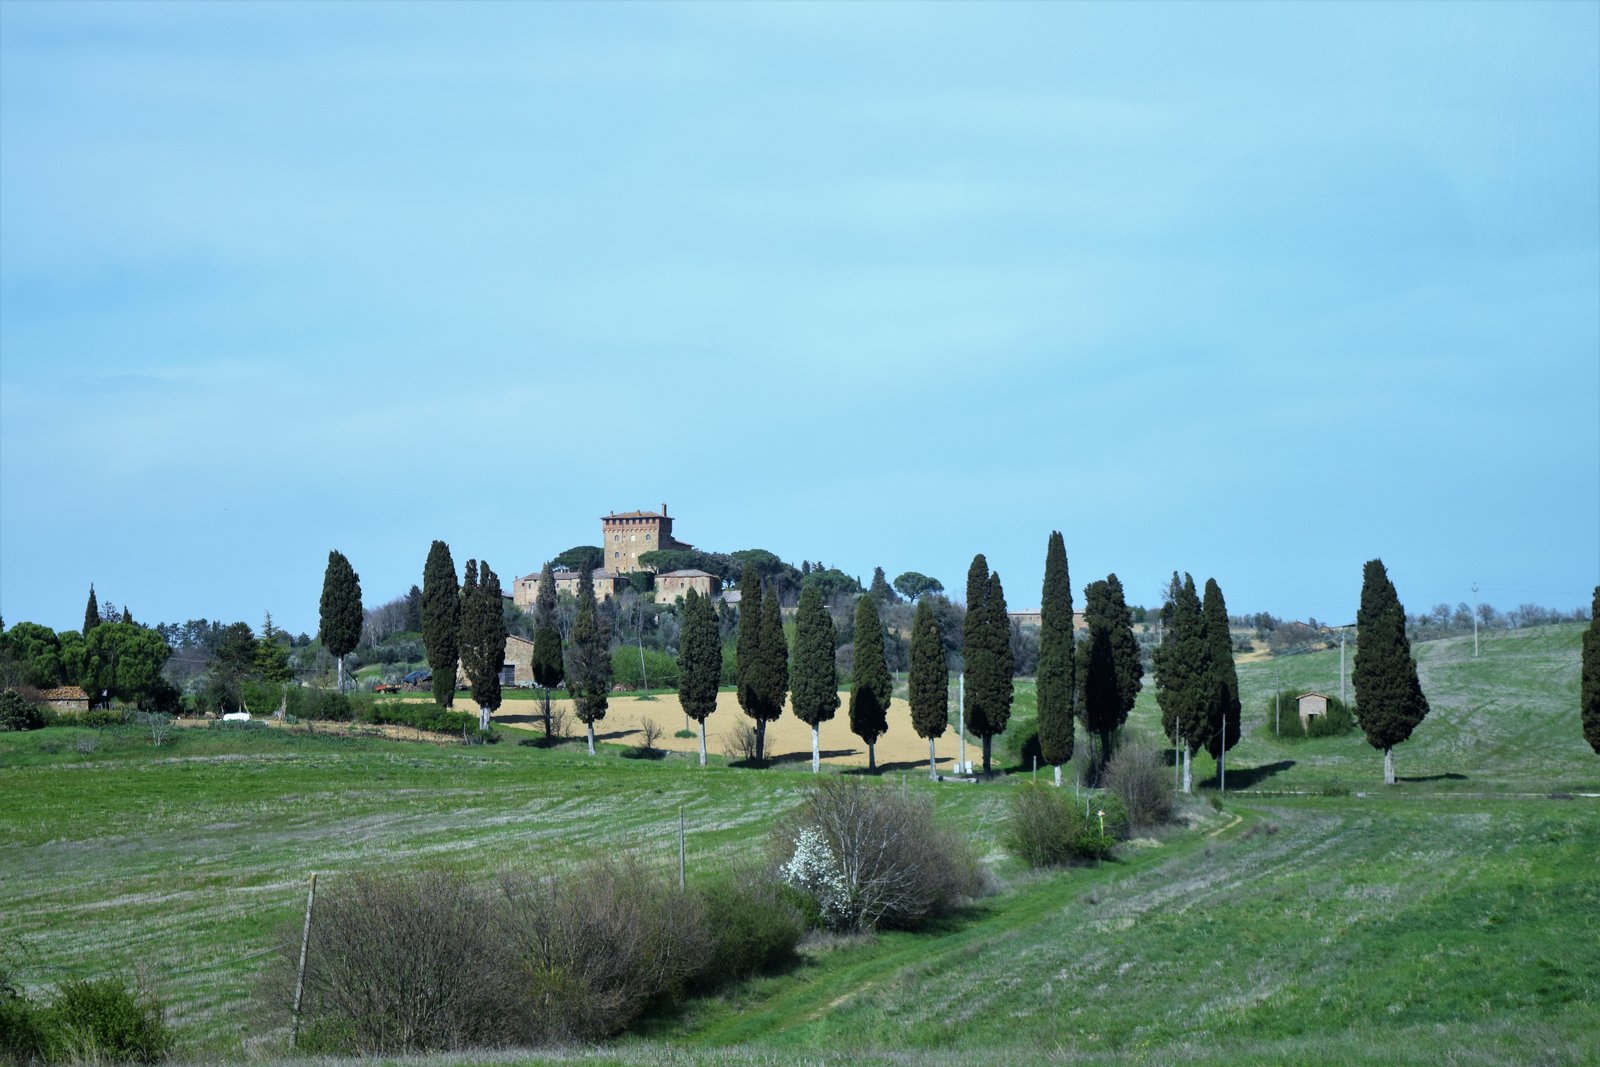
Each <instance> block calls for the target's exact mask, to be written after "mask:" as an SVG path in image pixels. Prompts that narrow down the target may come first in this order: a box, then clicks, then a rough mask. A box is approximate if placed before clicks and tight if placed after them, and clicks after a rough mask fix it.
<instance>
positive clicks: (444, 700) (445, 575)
mask: <svg viewBox="0 0 1600 1067" xmlns="http://www.w3.org/2000/svg"><path fill="white" fill-rule="evenodd" d="M421 612H422V647H423V648H424V649H425V650H426V651H427V654H428V668H429V669H430V670H432V671H433V699H434V700H435V701H437V702H438V704H439V706H440V707H441V708H448V707H450V706H452V705H453V704H454V703H455V700H456V664H457V662H458V661H459V660H460V657H461V588H460V586H459V585H458V584H457V583H456V562H455V560H454V559H453V558H452V557H451V555H450V546H449V545H447V544H445V543H444V542H443V541H435V542H434V543H433V545H432V547H430V548H429V549H428V560H427V562H426V563H424V564H423V566H422V605H421Z"/></svg>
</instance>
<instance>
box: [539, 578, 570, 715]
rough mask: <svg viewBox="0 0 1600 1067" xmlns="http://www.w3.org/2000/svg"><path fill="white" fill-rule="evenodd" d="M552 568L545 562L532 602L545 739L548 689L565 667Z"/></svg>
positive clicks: (555, 685)
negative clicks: (542, 700) (535, 595)
mask: <svg viewBox="0 0 1600 1067" xmlns="http://www.w3.org/2000/svg"><path fill="white" fill-rule="evenodd" d="M556 610H557V600H556V576H555V569H554V568H553V567H551V566H550V564H548V563H546V564H545V565H544V569H543V570H541V571H540V572H539V593H538V595H537V597H535V599H534V602H533V684H534V685H537V686H538V687H539V689H540V690H541V692H542V696H543V698H544V736H545V738H546V739H549V737H550V732H551V723H550V690H552V689H554V688H556V687H557V686H558V685H560V684H561V681H562V678H563V677H564V671H565V664H564V663H563V662H562V653H561V623H560V620H559V619H558V617H557V614H556Z"/></svg>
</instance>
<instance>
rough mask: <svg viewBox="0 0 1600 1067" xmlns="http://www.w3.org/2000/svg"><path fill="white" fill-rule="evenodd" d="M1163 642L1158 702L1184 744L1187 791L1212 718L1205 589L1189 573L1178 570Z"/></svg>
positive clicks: (1172, 735)
mask: <svg viewBox="0 0 1600 1067" xmlns="http://www.w3.org/2000/svg"><path fill="white" fill-rule="evenodd" d="M1162 627H1163V629H1162V638H1161V647H1160V648H1158V649H1157V650H1156V656H1155V665H1156V703H1157V704H1159V705H1160V706H1161V728H1162V729H1163V730H1164V731H1166V734H1167V737H1168V738H1169V739H1170V740H1171V741H1172V743H1173V744H1174V745H1175V746H1177V748H1178V749H1179V750H1180V756H1181V758H1182V763H1183V791H1184V792H1185V793H1190V792H1193V788H1194V787H1193V782H1194V776H1193V770H1192V767H1191V762H1192V756H1193V754H1194V752H1195V750H1196V749H1197V748H1198V747H1199V746H1200V743H1201V741H1202V740H1203V739H1204V737H1205V735H1206V731H1207V729H1208V725H1209V722H1210V715H1209V711H1208V708H1209V701H1208V700H1207V699H1206V691H1207V686H1208V682H1209V676H1208V672H1207V663H1208V658H1207V655H1206V642H1205V620H1204V619H1203V617H1202V616H1201V612H1200V595H1199V593H1197V592H1196V591H1195V587H1194V579H1193V578H1192V577H1190V576H1189V575H1188V574H1185V575H1184V576H1183V580H1182V581H1181V582H1180V581H1179V580H1178V575H1177V572H1173V575H1172V586H1171V589H1170V590H1169V600H1168V603H1167V605H1166V606H1165V607H1164V608H1163V609H1162Z"/></svg>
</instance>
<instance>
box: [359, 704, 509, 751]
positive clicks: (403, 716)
mask: <svg viewBox="0 0 1600 1067" xmlns="http://www.w3.org/2000/svg"><path fill="white" fill-rule="evenodd" d="M367 721H369V722H371V723H373V724H375V725H378V726H410V727H412V728H413V729H417V730H427V731H429V732H430V733H437V734H454V735H455V736H457V737H474V736H476V735H477V734H479V733H486V734H488V735H489V736H490V737H493V739H494V741H499V740H500V737H499V735H498V734H495V733H494V732H493V731H492V730H491V731H480V730H479V729H478V717H477V716H476V715H472V714H470V713H468V712H465V711H447V710H445V709H444V708H441V707H439V705H437V704H433V703H427V704H405V703H401V702H399V701H394V700H386V701H382V702H380V703H376V704H374V705H373V706H372V708H371V710H370V718H369V719H368V720H367ZM483 740H484V741H488V742H489V743H490V744H492V743H494V741H489V737H485V738H483Z"/></svg>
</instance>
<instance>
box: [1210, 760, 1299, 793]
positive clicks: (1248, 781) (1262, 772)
mask: <svg viewBox="0 0 1600 1067" xmlns="http://www.w3.org/2000/svg"><path fill="white" fill-rule="evenodd" d="M1295 762H1296V761H1295V760H1292V759H1281V760H1279V761H1278V762H1276V763H1263V764H1262V765H1261V766H1259V767H1232V766H1230V767H1229V768H1228V788H1230V789H1249V788H1250V787H1251V786H1255V785H1260V784H1261V783H1262V782H1264V781H1266V780H1267V779H1268V778H1271V777H1272V776H1273V775H1275V774H1278V773H1280V772H1282V771H1286V770H1288V769H1289V768H1290V767H1293V766H1294V765H1295ZM1218 778H1219V776H1218V775H1212V776H1211V778H1210V779H1209V780H1207V781H1204V782H1200V783H1198V784H1199V785H1201V786H1203V787H1206V788H1210V789H1215V788H1217V786H1218V785H1220V784H1221V783H1220V782H1219V781H1218Z"/></svg>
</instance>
